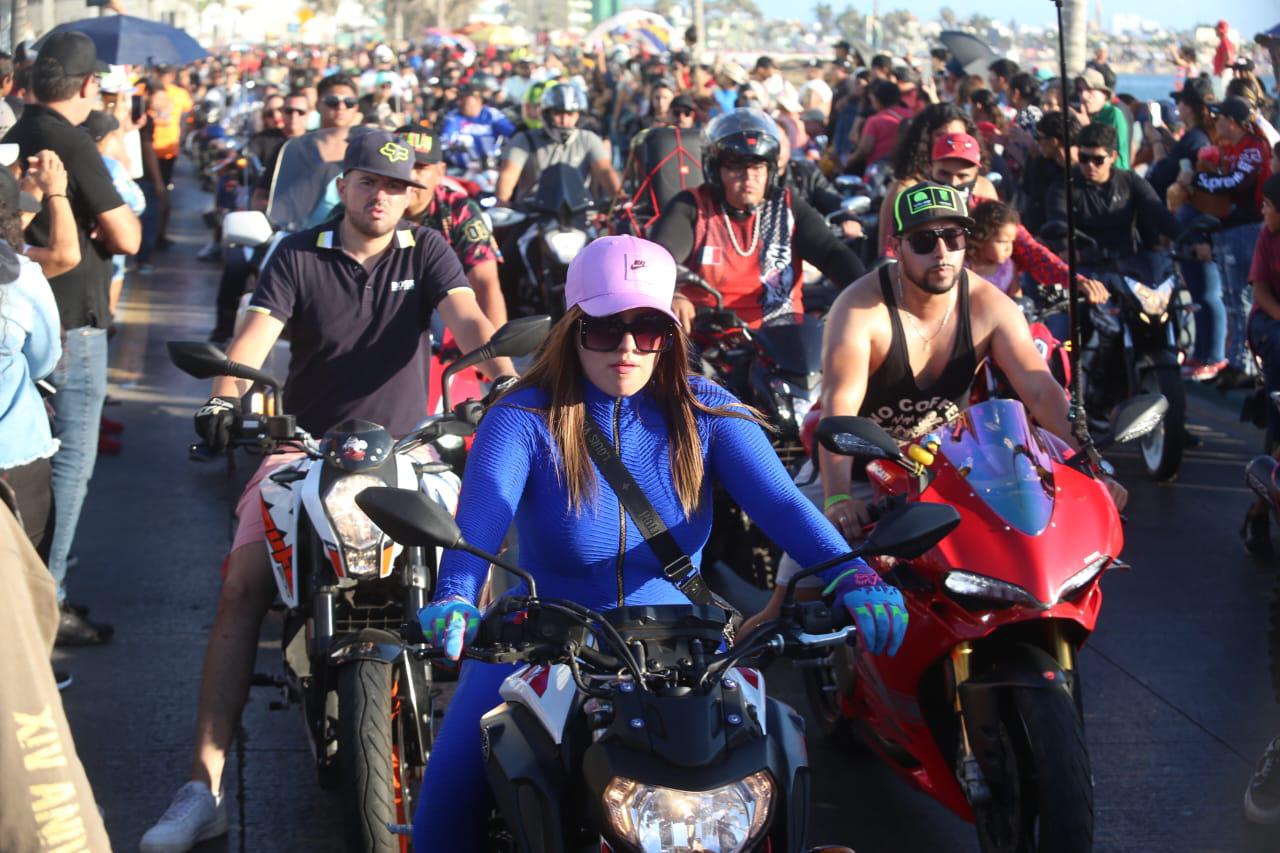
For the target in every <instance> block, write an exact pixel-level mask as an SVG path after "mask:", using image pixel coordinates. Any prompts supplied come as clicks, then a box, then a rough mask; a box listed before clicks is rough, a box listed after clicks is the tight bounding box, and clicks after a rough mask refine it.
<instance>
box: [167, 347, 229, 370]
mask: <svg viewBox="0 0 1280 853" xmlns="http://www.w3.org/2000/svg"><path fill="white" fill-rule="evenodd" d="M165 346H166V347H167V348H168V350H169V361H171V362H173V364H174V366H175V367H177V368H178V369H179V370H181V371H182V372H183V373H185V374H187V375H188V376H194V377H195V378H196V379H213V378H214V377H215V376H226V375H227V368H228V367H229V366H230V364H231V359H229V358H227V354H226V353H224V352H223V351H222V350H220V349H218V348H217V347H216V346H214V345H213V344H211V343H209V342H208V341H169V342H168V343H167V344H166V345H165Z"/></svg>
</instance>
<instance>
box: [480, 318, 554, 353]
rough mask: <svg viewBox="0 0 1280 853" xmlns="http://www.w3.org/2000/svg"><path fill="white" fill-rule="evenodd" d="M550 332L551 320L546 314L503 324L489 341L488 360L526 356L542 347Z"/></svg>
mask: <svg viewBox="0 0 1280 853" xmlns="http://www.w3.org/2000/svg"><path fill="white" fill-rule="evenodd" d="M550 331H551V318H550V317H548V316H547V315H546V314H538V315H536V316H534V317H520V318H518V319H515V320H511V321H510V322H508V323H505V324H504V325H503V326H502V328H501V329H499V330H498V331H496V332H494V333H493V337H492V338H490V339H489V345H488V348H489V351H490V353H491V354H490V355H489V358H515V357H517V356H522V355H528V354H529V353H531V352H533V351H534V350H536V349H537V348H538V347H540V346H542V342H543V341H545V340H546V339H547V334H548V333H549V332H550Z"/></svg>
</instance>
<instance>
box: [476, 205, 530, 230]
mask: <svg viewBox="0 0 1280 853" xmlns="http://www.w3.org/2000/svg"><path fill="white" fill-rule="evenodd" d="M485 216H488V217H489V225H490V227H491V228H493V229H497V228H508V227H510V226H512V225H519V224H520V223H521V222H523V221H524V220H525V215H524V214H523V213H521V212H520V211H518V210H512V209H511V208H509V207H496V206H495V207H491V208H489V209H488V210H487V211H485Z"/></svg>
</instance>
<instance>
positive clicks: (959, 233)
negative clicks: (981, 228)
mask: <svg viewBox="0 0 1280 853" xmlns="http://www.w3.org/2000/svg"><path fill="white" fill-rule="evenodd" d="M968 233H969V232H968V231H966V230H965V229H963V228H960V227H957V226H952V227H950V228H935V229H933V230H931V231H915V232H913V233H911V234H907V235H905V236H904V237H903V239H904V240H906V241H907V245H908V246H910V247H911V251H913V252H915V253H916V254H917V255H928V254H931V253H932V252H933V247H934V246H937V245H938V241H939V240H941V241H942V244H943V245H944V246H946V247H947V251H948V252H958V251H960V250H961V249H963V248H964V245H965V237H966V236H967V235H968Z"/></svg>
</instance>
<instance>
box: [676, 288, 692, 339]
mask: <svg viewBox="0 0 1280 853" xmlns="http://www.w3.org/2000/svg"><path fill="white" fill-rule="evenodd" d="M671 311H672V313H674V314H675V315H676V319H677V320H679V321H680V326H681V328H683V329H684V333H685V334H686V335H687V334H689V333H690V332H692V331H693V318H694V316H696V315H697V313H698V310H697V308H696V307H694V304H693V301H692V300H690V299H689V297H687V296H685V295H684V294H682V293H677V294H676V295H675V297H674V298H673V299H672V300H671Z"/></svg>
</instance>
